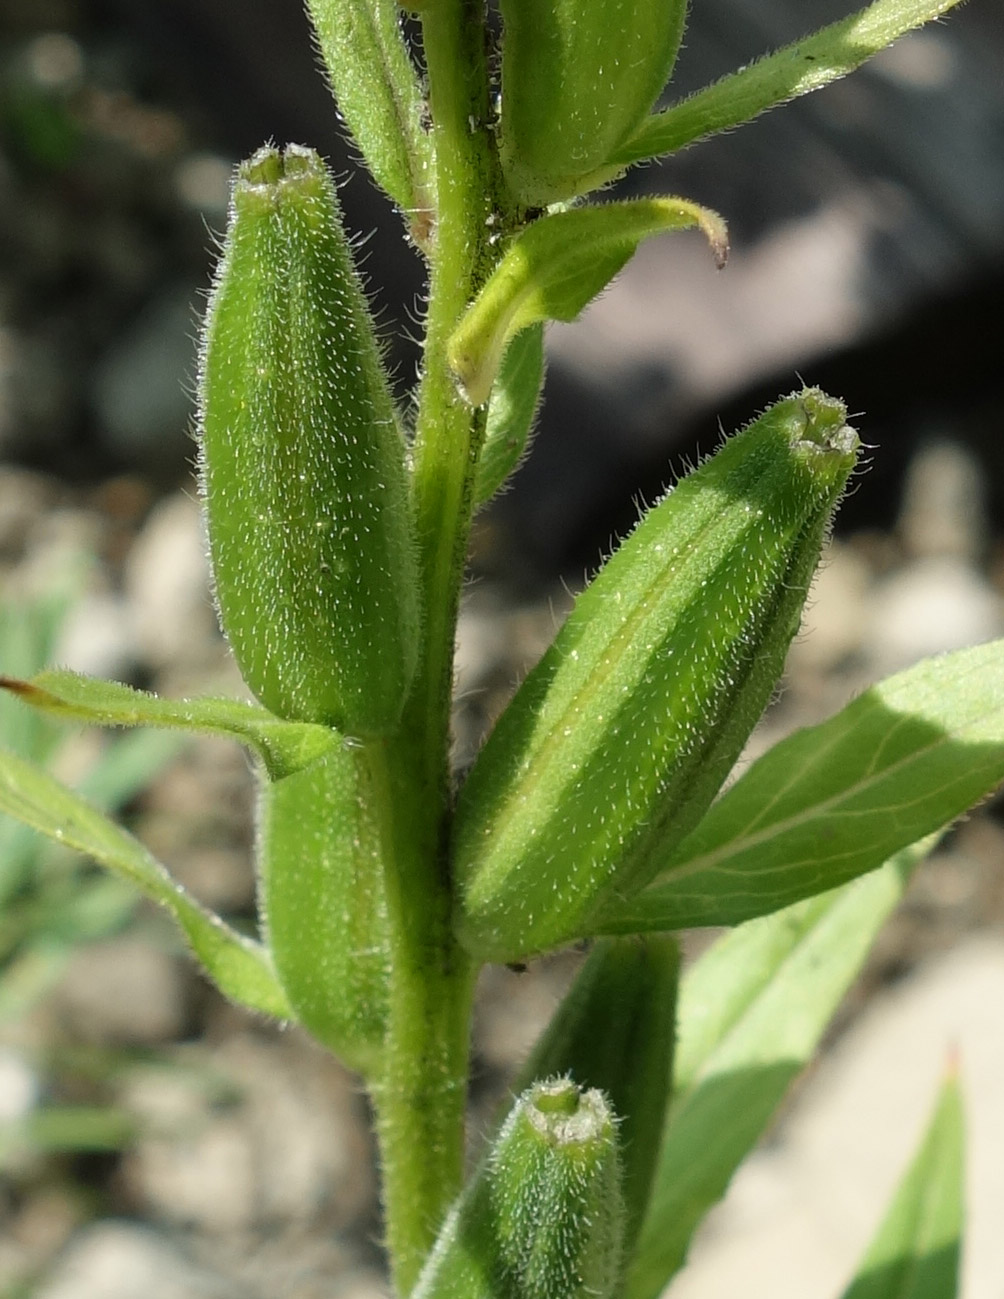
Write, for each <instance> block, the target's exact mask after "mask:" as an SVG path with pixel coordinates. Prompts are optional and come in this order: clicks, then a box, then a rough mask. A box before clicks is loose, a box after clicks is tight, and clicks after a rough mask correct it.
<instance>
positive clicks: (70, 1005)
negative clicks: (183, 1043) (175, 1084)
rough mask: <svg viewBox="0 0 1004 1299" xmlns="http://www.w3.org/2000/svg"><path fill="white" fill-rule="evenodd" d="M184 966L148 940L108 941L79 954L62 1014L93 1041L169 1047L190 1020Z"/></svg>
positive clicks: (60, 998) (62, 990)
mask: <svg viewBox="0 0 1004 1299" xmlns="http://www.w3.org/2000/svg"><path fill="white" fill-rule="evenodd" d="M185 1003H186V996H185V974H184V970H183V967H182V965H181V963H180V962H179V961H178V960H177V958H175V957H174V956H172V955H170V954H169V953H168V952H165V951H161V950H160V949H158V948H157V947H156V946H154V944H153V943H152V942H151V941H150V938H149V936H145V937H130V936H129V935H124V936H122V937H120V938H112V939H108V940H107V941H105V942H100V943H91V944H90V945H89V946H87V947H82V948H80V949H79V950H78V951H77V952H75V953H74V955H73V958H72V960H71V962H70V966H69V969H68V970H67V973H66V975H65V976H64V978H63V981H62V983H61V984H60V987H59V990H58V993H57V1004H58V1011H59V1012H60V1013H61V1015H62V1016H63V1017H64V1018H65V1019H66V1020H68V1021H69V1023H70V1024H71V1025H72V1029H73V1033H74V1035H75V1036H77V1037H79V1038H83V1039H84V1040H86V1041H90V1042H105V1043H110V1042H130V1043H134V1042H165V1041H169V1040H170V1039H172V1038H175V1037H178V1036H180V1034H181V1033H182V1031H183V1029H184V1026H185V1021H186V1018H187V1008H186V1004H185Z"/></svg>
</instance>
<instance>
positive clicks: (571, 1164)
mask: <svg viewBox="0 0 1004 1299" xmlns="http://www.w3.org/2000/svg"><path fill="white" fill-rule="evenodd" d="M618 1147H619V1140H618V1135H617V1123H616V1118H615V1116H614V1114H613V1113H612V1111H611V1109H610V1106H609V1105H608V1104H607V1102H606V1100H605V1098H604V1097H603V1095H602V1094H601V1093H600V1092H598V1091H595V1090H589V1091H582V1090H580V1089H579V1088H578V1087H576V1086H575V1085H574V1084H573V1083H571V1082H569V1081H568V1080H567V1079H563V1078H559V1079H550V1080H547V1081H544V1082H539V1083H536V1084H534V1086H533V1087H531V1088H530V1089H529V1090H528V1091H526V1092H524V1093H523V1094H522V1095H521V1096H520V1097H519V1098H518V1099H517V1100H516V1102H515V1104H514V1105H513V1107H512V1110H511V1111H510V1112H509V1116H508V1117H507V1119H506V1121H505V1123H504V1124H503V1126H502V1129H501V1131H500V1132H499V1134H498V1136H497V1137H496V1139H495V1141H494V1142H493V1144H492V1147H491V1149H490V1150H489V1152H488V1154H487V1155H486V1157H485V1158H484V1159H483V1160H482V1162H481V1165H480V1166H479V1168H478V1170H477V1172H476V1173H475V1174H474V1176H473V1178H472V1179H471V1181H470V1182H469V1183H468V1185H467V1187H466V1189H465V1191H464V1193H463V1195H462V1196H461V1197H460V1200H459V1201H458V1203H457V1204H456V1206H455V1207H454V1209H453V1210H452V1211H451V1213H450V1215H449V1217H448V1218H447V1219H446V1222H445V1223H444V1224H443V1228H442V1230H441V1231H440V1233H439V1237H438V1239H437V1241H436V1243H435V1245H434V1247H433V1249H432V1252H431V1253H430V1255H429V1258H428V1261H427V1262H426V1265H425V1267H424V1269H423V1271H422V1274H421V1276H420V1277H419V1279H418V1284H417V1285H416V1287H415V1289H414V1290H413V1291H412V1295H413V1299H558V1296H560V1299H609V1297H610V1296H611V1295H612V1294H614V1293H615V1292H616V1286H617V1282H618V1280H619V1278H620V1274H621V1265H622V1255H623V1250H622V1230H623V1207H622V1202H621V1190H620V1160H619V1156H618Z"/></svg>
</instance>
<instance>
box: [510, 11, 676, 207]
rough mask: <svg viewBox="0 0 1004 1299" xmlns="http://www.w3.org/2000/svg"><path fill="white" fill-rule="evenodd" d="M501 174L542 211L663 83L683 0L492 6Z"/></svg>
mask: <svg viewBox="0 0 1004 1299" xmlns="http://www.w3.org/2000/svg"><path fill="white" fill-rule="evenodd" d="M499 8H500V10H501V14H502V26H503V31H502V111H501V117H500V121H499V133H500V148H499V152H500V155H501V159H502V169H503V172H504V174H505V177H506V180H507V181H508V183H509V186H510V189H511V190H512V192H513V194H514V195H515V196H516V198H517V200H518V201H519V202H520V203H522V204H523V205H524V206H527V207H547V206H548V205H549V204H551V203H556V202H559V201H561V200H562V199H567V198H571V197H572V196H573V195H575V194H581V193H583V192H585V191H586V190H588V189H591V188H593V186H592V184H591V183H590V177H591V175H592V174H593V173H595V172H596V171H597V169H598V168H600V167H601V166H602V165H603V163H605V162H606V161H607V160H608V158H609V157H610V155H611V153H613V152H614V150H615V149H616V148H617V146H618V145H620V144H622V143H623V142H624V141H625V140H626V139H627V138H628V137H629V136H630V135H631V133H632V132H633V131H634V130H635V128H636V127H637V126H638V125H639V124H640V123H641V122H643V121H644V119H645V117H646V115H647V114H648V112H649V111H650V110H651V108H652V105H653V104H654V103H655V101H656V100H657V99H658V97H659V93H660V91H661V90H662V88H663V86H664V85H665V84H666V82H667V81H668V80H669V76H670V73H671V72H672V70H673V64H674V63H675V61H676V54H677V50H678V49H679V47H680V38H681V36H682V35H683V27H684V22H685V20H686V13H687V3H686V0H657V2H656V3H653V0H625V2H624V3H619V4H616V5H608V4H583V3H582V0H501V3H500V6H499Z"/></svg>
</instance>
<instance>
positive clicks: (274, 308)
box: [199, 146, 419, 735]
mask: <svg viewBox="0 0 1004 1299" xmlns="http://www.w3.org/2000/svg"><path fill="white" fill-rule="evenodd" d="M199 398H200V426H201V453H202V455H201V468H202V483H203V492H204V495H205V504H206V512H207V516H208V523H209V543H210V551H211V556H212V563H213V575H214V578H215V586H216V599H217V602H218V604H219V610H220V619H221V622H222V624H223V628H224V631H225V632H226V634H227V637H228V638H229V640H230V644H231V646H232V648H233V651H234V655H235V656H236V659H237V662H238V664H239V666H240V669H241V671H242V673H243V674H244V679H245V680H246V682H247V684H248V685H249V686H250V688H251V690H252V691H253V692H254V693H255V694H256V695H257V696H258V698H259V699H260V700H261V702H262V703H263V704H265V706H266V707H267V708H269V709H271V710H272V712H274V713H276V714H278V715H279V716H280V717H286V718H293V719H297V720H300V721H310V722H324V723H326V724H328V725H334V726H337V727H338V728H339V729H340V730H342V731H343V732H345V733H348V734H360V735H370V734H380V733H383V732H386V731H388V730H390V729H392V728H393V727H394V725H395V724H396V722H397V719H398V717H399V715H400V712H401V708H402V706H403V702H404V698H405V695H406V693H407V691H408V688H409V685H410V682H411V677H412V673H413V671H414V667H415V661H416V652H417V638H418V620H419V614H418V596H417V590H418V584H417V569H416V560H415V555H414V547H413V542H412V536H411V521H410V515H409V507H408V487H407V477H406V466H405V448H404V443H403V440H402V437H401V434H400V431H399V429H398V427H397V423H396V420H395V413H394V408H393V404H392V401H391V396H390V392H389V389H388V387H387V382H386V378H385V376H384V374H383V370H382V368H381V364H380V356H379V351H378V348H377V344H376V341H375V337H374V333H373V325H372V321H371V319H370V315H369V312H368V310H367V306H366V301H365V298H364V296H363V292H362V289H361V287H360V284H359V280H358V277H357V275H356V272H355V269H354V267H353V263H352V257H351V254H350V251H349V247H348V243H347V241H346V238H345V235H344V234H343V232H342V228H341V221H340V216H339V211H338V204H337V199H336V197H335V191H334V186H333V185H332V182H331V179H330V177H329V176H328V173H327V171H326V169H325V167H324V164H323V163H322V162H321V160H320V158H318V156H317V155H316V154H315V153H313V152H311V151H310V150H307V149H303V148H299V147H297V146H290V147H289V148H288V149H287V150H286V151H285V153H284V154H283V153H280V152H279V151H278V150H276V149H274V148H264V149H262V150H261V151H260V152H259V153H257V154H256V155H255V156H254V157H253V158H252V159H251V160H250V161H249V162H246V163H244V164H243V165H242V166H241V167H240V169H239V170H238V173H237V178H236V181H235V183H234V189H233V198H232V203H231V212H230V222H229V227H228V230H227V236H226V241H225V244H224V250H223V258H222V261H221V263H220V267H219V270H218V272H217V276H216V282H215V285H214V287H213V292H212V295H211V297H210V301H209V309H208V311H207V314H206V326H205V340H204V344H203V352H202V367H201V375H200V383H199Z"/></svg>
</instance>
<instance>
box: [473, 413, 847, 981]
mask: <svg viewBox="0 0 1004 1299" xmlns="http://www.w3.org/2000/svg"><path fill="white" fill-rule="evenodd" d="M844 418H845V410H844V407H843V405H842V404H841V403H840V402H837V401H834V400H832V399H831V398H828V397H825V396H824V395H823V394H822V393H821V392H819V391H818V390H817V389H806V390H804V391H803V392H801V393H798V394H795V395H794V396H792V397H789V398H787V399H785V400H784V401H781V402H778V403H777V405H775V406H773V407H772V408H771V409H770V410H768V411H767V412H766V414H764V415H763V416H761V417H760V419H758V420H757V421H756V422H755V423H754V424H752V425H751V426H750V427H749V428H747V429H746V430H745V431H744V432H742V433H741V434H739V435H738V436H736V437H734V438H732V439H731V440H730V441H729V442H727V443H726V444H725V445H724V446H723V447H722V448H721V450H720V451H719V452H718V453H717V455H715V456H714V457H713V458H712V459H710V460H709V461H707V462H706V463H705V464H704V465H703V466H701V468H700V469H698V470H697V471H696V472H695V473H693V474H691V475H690V476H689V477H687V478H685V479H684V480H683V481H682V482H681V483H680V484H679V485H678V486H677V487H676V488H675V490H673V491H672V492H671V493H670V494H669V495H668V496H667V497H665V498H664V499H663V501H662V502H661V503H660V504H658V505H657V506H656V507H655V508H653V509H652V510H651V511H650V512H649V513H648V515H646V517H645V518H644V519H643V520H642V522H641V523H640V524H639V526H638V527H637V529H636V530H635V532H634V533H633V534H632V536H631V537H630V538H629V539H628V540H627V541H626V542H625V543H624V545H623V546H622V547H621V548H620V550H618V551H617V552H616V554H615V555H614V556H613V557H612V559H610V561H609V562H608V563H607V564H606V566H605V567H604V568H603V569H602V571H601V572H600V574H599V576H598V577H597V578H596V579H595V580H594V581H593V582H592V584H591V585H590V586H589V587H587V589H586V590H585V591H584V592H583V594H582V595H581V596H580V597H579V599H578V601H577V602H576V606H575V609H574V610H573V612H572V614H571V615H570V617H569V618H568V621H567V622H566V623H565V625H564V626H563V627H562V629H561V631H560V632H559V633H558V636H557V637H556V639H555V641H554V644H553V645H552V646H551V648H550V649H549V650H548V651H547V653H546V654H545V655H544V657H543V659H542V660H541V662H540V663H539V664H538V666H537V667H536V668H535V669H534V671H533V672H532V673H531V674H530V676H529V677H528V678H527V680H526V681H525V682H524V684H523V686H522V687H521V689H520V690H519V692H518V693H517V695H516V697H515V699H514V700H513V702H512V703H511V704H510V706H509V708H508V709H507V710H506V711H505V713H504V714H503V715H502V717H501V719H500V720H499V723H498V725H497V726H496V728H495V731H494V732H493V734H492V735H491V736H490V737H489V739H488V742H487V743H486V745H485V747H484V749H483V751H482V753H481V754H480V756H479V757H478V759H477V762H476V763H475V765H474V767H473V769H472V771H471V774H470V776H469V778H468V780H467V783H466V784H465V786H464V787H463V789H462V790H461V793H460V798H459V803H458V807H457V816H456V826H455V841H454V861H455V870H456V876H457V879H458V881H459V884H460V890H461V897H460V906H459V915H458V920H457V924H458V929H459V933H460V935H461V938H462V940H463V942H464V943H465V945H466V946H467V947H468V948H469V950H470V951H471V952H472V953H473V954H475V955H476V956H477V957H478V958H479V959H483V960H499V961H512V960H520V959H522V958H523V957H525V956H526V955H528V954H530V953H533V952H537V951H543V950H546V949H548V948H551V947H555V946H558V945H560V944H561V943H563V942H567V941H569V940H570V939H573V938H577V937H581V936H583V935H587V934H589V933H590V932H592V931H591V929H590V921H591V919H592V918H594V917H596V916H597V915H598V913H599V912H600V911H601V910H602V908H603V906H604V904H605V903H606V902H607V901H608V900H612V899H613V898H621V899H623V898H627V897H630V896H631V895H632V894H633V893H634V892H635V891H637V889H639V888H641V887H643V886H644V885H645V884H646V883H647V882H648V881H649V880H650V879H652V878H653V876H654V875H655V874H656V873H657V872H658V870H659V869H660V865H661V864H662V862H663V861H665V859H666V857H667V855H668V853H669V851H670V850H671V849H672V847H673V846H674V845H675V844H676V843H677V842H679V840H680V839H681V838H682V837H683V835H684V834H686V833H687V832H688V831H690V830H691V829H692V828H693V827H694V825H695V824H696V823H697V821H698V820H699V819H700V818H701V816H702V815H703V814H704V812H705V811H706V809H707V808H708V806H709V805H710V803H711V800H712V798H713V797H714V795H715V794H716V793H717V791H718V789H719V787H720V786H721V783H722V781H723V780H724V779H725V777H726V775H727V774H728V772H729V770H730V769H731V767H732V765H733V763H734V762H735V759H736V758H737V757H738V755H739V752H740V750H741V748H742V746H743V744H744V743H745V741H746V738H747V737H748V735H749V733H750V731H751V730H752V729H753V726H754V725H755V723H756V721H757V720H758V718H759V716H760V714H761V712H762V711H763V709H764V707H765V706H766V704H767V701H768V700H769V698H770V694H771V691H772V690H773V689H774V687H775V685H776V683H777V680H778V678H779V677H780V675H781V670H782V667H783V664H784V656H785V653H786V651H787V647H788V644H789V642H790V641H791V638H792V636H793V635H794V633H795V631H796V629H797V627H798V622H799V617H800V614H801V609H802V605H803V603H804V600H805V596H806V592H807V590H808V586H809V583H810V581H811V578H812V575H813V572H814V571H815V567H816V564H817V563H818V560H819V555H820V551H821V549H822V545H823V542H824V539H825V535H826V531H827V528H828V526H829V521H830V517H831V515H832V512H833V509H834V507H835V505H836V503H837V501H838V499H839V497H840V494H841V492H842V490H843V488H844V484H845V483H846V480H847V477H848V475H849V473H850V472H851V469H852V468H853V466H854V463H855V457H856V452H857V447H858V439H857V436H856V435H855V433H854V431H853V430H852V429H850V428H848V427H847V426H846V424H845V423H844Z"/></svg>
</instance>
